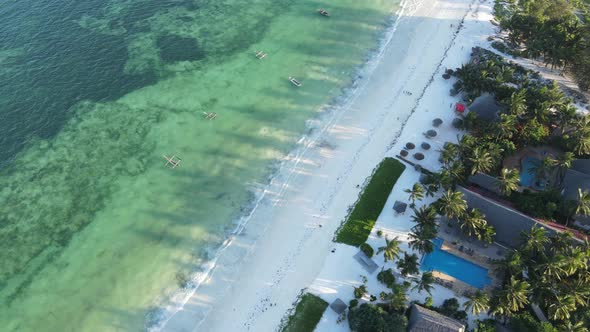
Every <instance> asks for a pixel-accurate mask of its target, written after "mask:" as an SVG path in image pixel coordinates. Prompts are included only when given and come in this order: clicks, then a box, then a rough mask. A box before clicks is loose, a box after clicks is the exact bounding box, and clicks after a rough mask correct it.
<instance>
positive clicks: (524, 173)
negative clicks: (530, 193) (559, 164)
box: [520, 157, 541, 189]
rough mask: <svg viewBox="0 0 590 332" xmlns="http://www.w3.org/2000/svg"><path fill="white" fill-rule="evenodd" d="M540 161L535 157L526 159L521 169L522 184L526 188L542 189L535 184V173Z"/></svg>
mask: <svg viewBox="0 0 590 332" xmlns="http://www.w3.org/2000/svg"><path fill="white" fill-rule="evenodd" d="M539 161H540V160H539V159H537V158H534V157H525V158H524V159H523V160H522V167H521V168H520V184H522V185H523V186H526V187H532V188H535V189H541V188H540V187H539V186H538V185H537V184H536V183H535V182H536V181H535V180H536V176H535V174H534V172H533V170H534V169H535V164H536V163H538V162H539Z"/></svg>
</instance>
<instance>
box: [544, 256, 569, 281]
mask: <svg viewBox="0 0 590 332" xmlns="http://www.w3.org/2000/svg"><path fill="white" fill-rule="evenodd" d="M564 264H565V256H563V255H554V256H551V257H550V258H549V259H548V260H547V261H546V262H545V263H543V264H541V266H540V271H542V273H541V274H542V278H543V280H544V281H545V282H551V281H552V280H561V279H562V277H563V276H565V274H566V271H565V270H564V268H563V265H564Z"/></svg>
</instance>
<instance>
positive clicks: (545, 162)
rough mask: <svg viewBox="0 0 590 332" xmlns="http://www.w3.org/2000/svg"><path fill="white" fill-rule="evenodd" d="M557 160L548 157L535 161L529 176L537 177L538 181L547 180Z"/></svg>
mask: <svg viewBox="0 0 590 332" xmlns="http://www.w3.org/2000/svg"><path fill="white" fill-rule="evenodd" d="M555 164H556V161H555V159H553V158H551V157H549V156H547V157H545V158H543V159H541V160H534V161H533V165H532V167H531V168H530V169H529V174H531V175H534V176H536V177H537V178H538V179H547V178H549V174H550V173H551V172H552V171H553V169H554V168H555Z"/></svg>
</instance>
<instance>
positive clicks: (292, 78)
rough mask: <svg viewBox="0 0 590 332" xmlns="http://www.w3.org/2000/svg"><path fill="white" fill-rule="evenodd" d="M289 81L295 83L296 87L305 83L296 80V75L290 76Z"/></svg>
mask: <svg viewBox="0 0 590 332" xmlns="http://www.w3.org/2000/svg"><path fill="white" fill-rule="evenodd" d="M289 82H291V83H293V85H295V86H296V87H300V86H302V85H303V83H301V82H299V81H298V80H296V79H295V78H294V77H291V76H289Z"/></svg>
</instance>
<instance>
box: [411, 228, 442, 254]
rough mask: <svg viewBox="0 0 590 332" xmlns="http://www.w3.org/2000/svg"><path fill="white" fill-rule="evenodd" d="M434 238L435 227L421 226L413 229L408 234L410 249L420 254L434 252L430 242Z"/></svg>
mask: <svg viewBox="0 0 590 332" xmlns="http://www.w3.org/2000/svg"><path fill="white" fill-rule="evenodd" d="M435 237H436V226H432V225H422V226H420V227H415V228H413V229H412V232H411V233H410V247H411V248H412V249H414V250H416V251H418V252H420V253H422V254H428V253H431V252H432V251H434V243H433V242H432V240H433V239H434V238H435Z"/></svg>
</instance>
